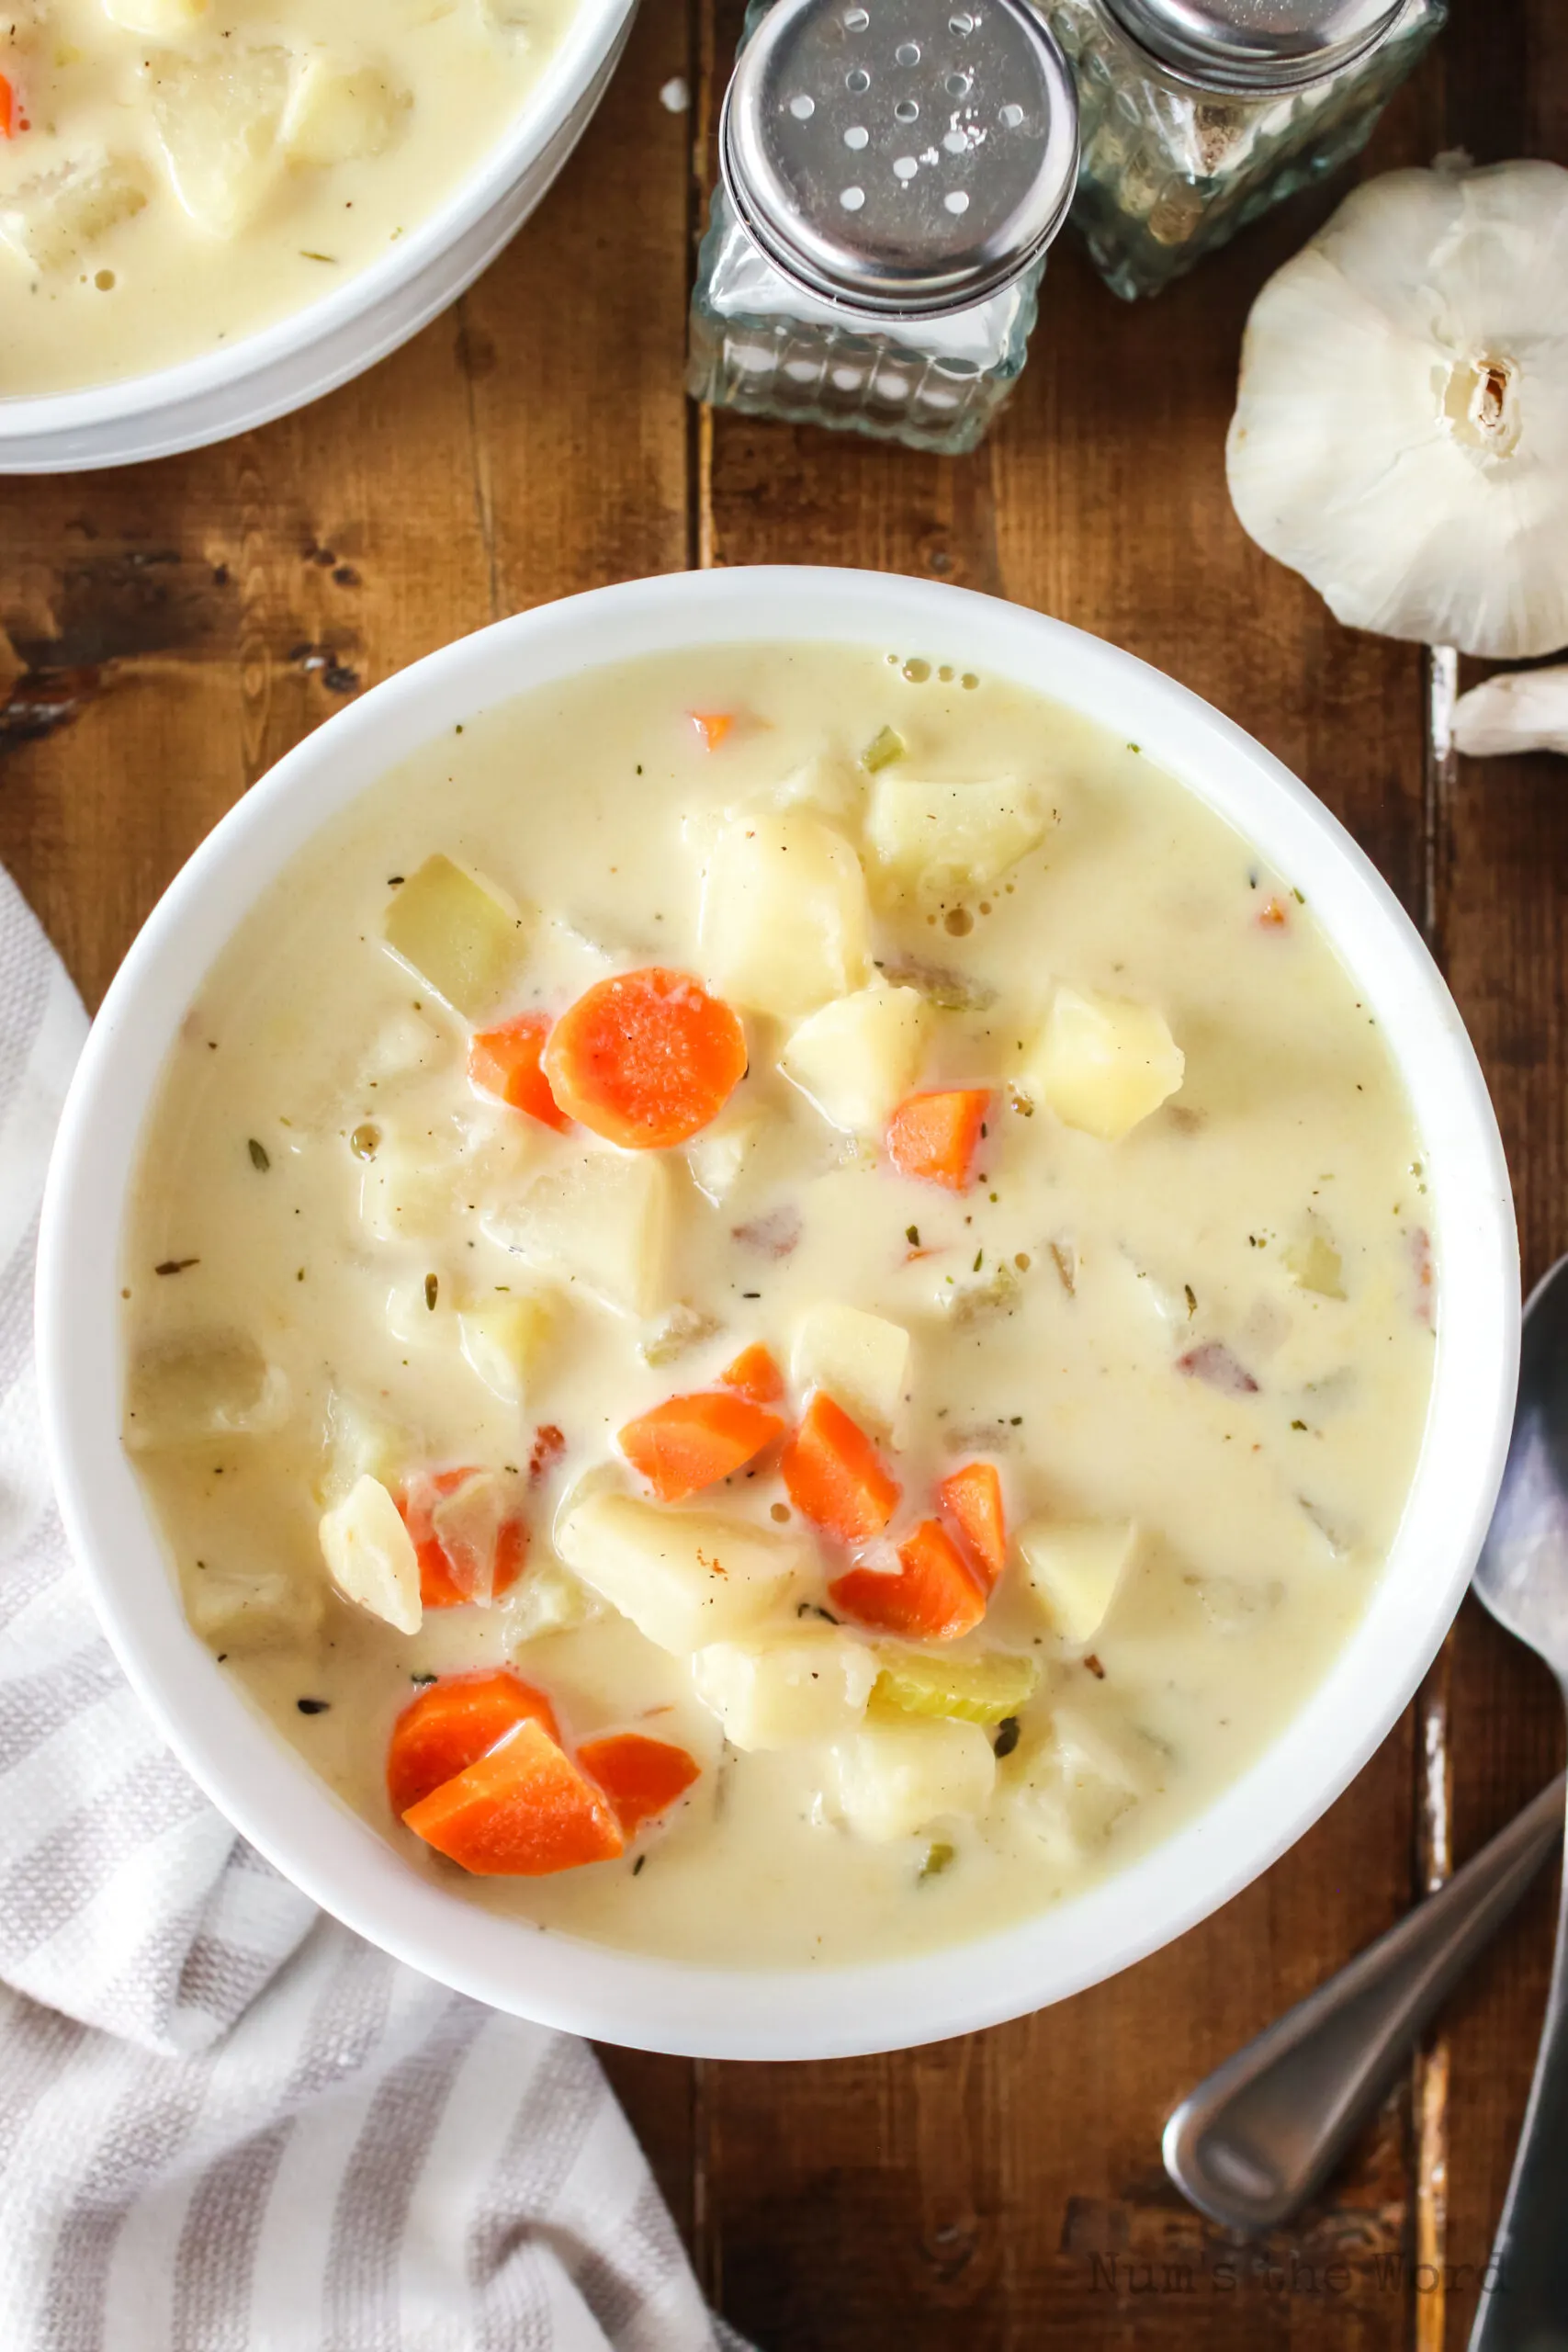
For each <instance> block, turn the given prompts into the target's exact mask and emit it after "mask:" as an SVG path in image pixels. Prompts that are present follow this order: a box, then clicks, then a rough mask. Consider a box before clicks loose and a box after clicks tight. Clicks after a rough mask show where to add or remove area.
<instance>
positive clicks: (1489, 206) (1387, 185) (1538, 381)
mask: <svg viewBox="0 0 1568 2352" xmlns="http://www.w3.org/2000/svg"><path fill="white" fill-rule="evenodd" d="M1226 471H1227V476H1228V479H1229V482H1230V490H1231V497H1232V500H1233V502H1234V503H1235V510H1236V514H1237V515H1238V517H1239V518H1240V521H1241V523H1242V526H1243V527H1244V528H1245V529H1246V530H1247V532H1249V533H1250V535H1251V537H1253V538H1254V539H1256V540H1257V541H1258V545H1259V546H1260V547H1262V548H1265V549H1266V550H1267V551H1268V552H1269V554H1271V555H1274V556H1276V557H1278V558H1279V559H1280V561H1281V562H1284V563H1288V564H1290V565H1291V566H1292V568H1293V569H1294V570H1296V571H1301V572H1303V574H1304V575H1305V577H1306V578H1307V579H1308V580H1309V581H1311V582H1312V583H1313V585H1314V587H1316V588H1317V589H1318V590H1319V591H1320V592H1321V594H1323V595H1324V597H1325V600H1326V601H1327V603H1328V605H1329V606H1330V608H1331V610H1332V611H1333V612H1334V614H1335V615H1336V616H1337V618H1338V619H1340V620H1341V621H1344V622H1345V623H1346V624H1347V625H1348V627H1351V628H1370V629H1377V630H1381V631H1382V632H1383V633H1385V634H1387V635H1389V636H1393V637H1403V638H1413V639H1417V640H1423V641H1425V642H1427V643H1429V644H1447V645H1455V646H1458V647H1459V648H1460V650H1461V651H1465V652H1472V653H1482V654H1486V655H1490V656H1493V657H1501V658H1514V659H1517V658H1519V657H1521V656H1525V655H1529V654H1535V653H1542V652H1548V651H1551V650H1553V649H1554V648H1556V647H1557V646H1559V645H1562V644H1563V643H1564V642H1568V564H1565V563H1564V561H1563V557H1562V549H1563V548H1564V546H1565V545H1568V171H1564V170H1563V169H1562V167H1561V166H1559V165H1557V164H1542V163H1533V162H1529V163H1517V164H1496V165H1494V166H1492V167H1491V168H1489V169H1488V170H1485V171H1469V170H1465V169H1462V168H1458V167H1454V166H1450V167H1447V168H1444V169H1442V170H1438V171H1429V172H1423V171H1408V172H1393V173H1389V174H1388V175H1385V176H1384V177H1382V178H1381V179H1377V180H1372V181H1369V182H1368V183H1366V184H1365V185H1364V186H1363V187H1359V188H1358V189H1357V190H1355V191H1354V193H1353V194H1352V195H1351V196H1350V197H1349V198H1347V200H1346V202H1345V203H1344V204H1342V205H1341V206H1340V208H1339V209H1338V211H1337V213H1336V214H1335V215H1334V217H1333V219H1332V220H1330V221H1329V222H1328V223H1327V224H1326V226H1325V228H1324V229H1323V230H1322V231H1321V232H1319V234H1318V235H1317V236H1316V237H1314V239H1313V240H1312V242H1311V243H1309V244H1308V245H1307V246H1306V247H1305V249H1304V250H1303V252H1302V253H1300V254H1297V255H1296V257H1295V259H1294V260H1293V261H1290V262H1287V263H1286V265H1285V266H1284V267H1283V268H1282V269H1280V270H1279V271H1277V272H1276V274H1275V275H1274V277H1271V278H1270V279H1269V282H1268V284H1267V285H1266V286H1265V287H1264V288H1263V290H1262V292H1261V293H1260V294H1259V295H1258V300H1257V301H1256V302H1255V303H1254V305H1253V310H1252V315H1251V317H1250V319H1249V320H1248V322H1247V335H1246V340H1245V343H1244V345H1243V350H1242V366H1241V381H1240V385H1239V388H1238V392H1237V401H1236V410H1235V416H1234V418H1233V420H1232V423H1231V429H1230V435H1229V437H1228V441H1227V445H1226Z"/></svg>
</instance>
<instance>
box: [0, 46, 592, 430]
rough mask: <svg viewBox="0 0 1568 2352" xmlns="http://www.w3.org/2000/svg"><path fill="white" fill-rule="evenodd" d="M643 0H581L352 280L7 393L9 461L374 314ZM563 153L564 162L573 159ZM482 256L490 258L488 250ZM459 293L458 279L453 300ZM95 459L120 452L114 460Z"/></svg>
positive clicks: (551, 115) (379, 351)
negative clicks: (196, 340)
mask: <svg viewBox="0 0 1568 2352" xmlns="http://www.w3.org/2000/svg"><path fill="white" fill-rule="evenodd" d="M637 5H638V0H576V6H575V10H574V13H573V15H572V17H571V20H570V23H569V24H568V26H567V27H566V28H565V30H564V32H563V33H562V35H561V38H560V40H559V42H558V44H557V46H556V48H555V50H554V51H552V53H551V55H550V59H549V62H548V63H547V65H546V68H545V71H544V73H543V74H541V75H540V77H539V79H538V81H537V82H536V83H535V85H533V87H532V89H531V90H530V91H529V92H528V94H527V96H525V98H524V100H523V103H522V105H521V106H520V107H519V108H518V111H517V113H516V115H515V116H514V117H513V120H512V122H511V123H510V124H509V125H508V127H507V128H506V130H504V131H503V132H502V135H501V137H500V138H499V139H498V140H497V141H495V143H494V145H493V146H492V147H491V148H490V149H489V150H488V151H487V153H485V155H484V156H483V158H482V159H481V161H480V162H479V165H478V166H477V168H476V169H475V170H474V171H473V172H472V173H470V174H468V175H465V176H464V177H463V178H462V179H461V180H460V181H459V183H458V185H457V187H455V188H454V189H453V191H452V193H451V194H450V195H449V196H448V197H446V199H445V200H444V201H443V202H442V203H441V204H440V205H439V206H438V207H437V209H435V210H434V212H432V213H430V214H428V215H427V216H426V217H425V219H424V220H422V221H421V222H420V223H419V225H418V226H417V228H414V229H412V230H411V231H410V232H409V234H408V235H407V236H406V237H402V238H400V239H399V241H398V243H397V244H396V245H395V246H392V247H390V248H389V250H388V251H387V252H386V253H384V254H380V255H379V256H378V258H377V259H376V260H375V261H372V262H367V264H366V266H365V267H364V268H363V269H360V270H356V271H355V273H354V275H353V276H352V277H349V278H347V279H345V280H344V283H343V285H342V286H340V287H335V288H328V289H327V290H326V291H325V292H324V293H321V294H320V295H318V296H317V297H316V298H315V300H313V301H311V302H309V303H307V304H306V305H305V306H304V307H303V308H302V309H300V310H297V311H288V312H286V313H285V314H284V316H283V317H282V318H279V319H275V320H274V321H273V322H271V324H270V325H267V326H262V327H258V328H257V329H256V331H255V332H254V334H247V335H243V336H242V337H241V338H240V340H239V341H238V342H236V343H233V344H231V345H228V346H227V348H225V349H224V350H222V351H207V352H202V353H200V354H199V355H198V356H197V357H195V358H193V359H180V360H175V362H174V363H173V364H172V365H171V366H169V367H167V368H154V369H152V371H151V373H149V374H145V375H139V376H120V377H116V378H114V379H111V380H110V381H109V382H107V383H102V384H85V385H83V386H81V387H80V388H79V389H73V390H65V391H60V392H25V393H20V394H17V395H15V396H11V397H0V468H3V467H4V464H5V460H6V449H7V446H8V445H9V444H11V443H12V442H16V443H22V442H24V441H30V440H33V439H35V438H42V437H44V436H51V437H52V436H58V437H60V438H62V439H63V438H64V437H65V436H67V435H71V434H75V433H84V432H88V431H91V430H92V429H93V428H94V427H96V426H106V425H129V424H133V423H135V422H137V421H138V420H143V419H146V418H148V417H150V416H152V415H155V414H156V413H158V412H159V411H161V410H164V409H169V408H174V407H176V406H183V405H184V404H185V403H186V402H188V401H205V400H209V399H211V398H212V397H213V396H214V395H215V394H217V393H219V392H221V391H224V390H231V389H233V388H234V387H237V386H238V385H240V384H243V382H245V381H246V380H247V379H249V378H251V377H253V376H258V375H261V374H262V373H264V372H265V371H267V370H270V369H272V368H279V367H282V366H285V365H286V364H287V363H288V361H289V360H291V359H295V358H298V357H299V356H300V355H301V354H302V353H305V352H308V351H310V349H311V348H312V347H313V346H314V345H317V344H319V343H321V342H324V341H325V340H326V339H327V338H328V337H329V336H332V335H333V334H339V333H341V332H342V331H343V330H344V328H347V327H351V326H353V325H354V324H355V322H358V321H363V320H365V319H366V318H367V314H368V313H370V312H371V311H375V310H376V309H377V308H378V306H379V305H380V304H381V303H383V302H385V301H386V300H389V297H390V296H391V295H393V294H394V293H395V292H397V291H398V289H399V288H401V287H403V286H406V285H408V284H411V283H412V280H413V279H415V278H416V277H419V275H420V273H421V272H422V271H423V270H424V269H426V268H427V267H429V266H430V265H431V264H432V263H434V262H436V261H438V260H439V259H440V258H441V256H442V255H443V254H446V252H447V251H448V250H449V249H450V248H451V247H453V246H454V245H456V244H457V243H459V242H460V241H461V240H462V239H463V238H464V237H465V236H466V235H468V232H469V231H471V230H472V229H474V228H476V227H477V226H478V224H479V222H480V221H482V220H484V218H485V217H486V215H487V214H488V213H490V212H491V211H492V210H493V209H495V207H496V206H497V205H498V204H499V203H500V202H501V201H502V198H504V196H505V195H506V193H507V192H508V190H509V189H510V188H511V187H513V186H514V185H515V183H516V182H517V181H518V180H520V179H522V178H523V177H524V175H525V174H526V173H527V172H529V171H530V170H531V169H532V168H533V166H534V165H535V164H536V163H537V162H538V161H539V159H540V157H541V156H542V155H543V154H544V153H545V152H546V150H547V148H548V146H549V145H550V142H551V141H552V140H553V139H554V138H555V137H556V136H557V135H558V132H559V131H560V130H561V129H562V128H563V126H564V125H565V124H566V123H567V121H568V120H569V119H570V116H571V114H572V111H573V109H574V108H575V107H577V105H578V104H579V103H580V101H581V99H582V98H583V97H584V96H586V95H587V93H588V92H589V91H590V90H591V89H592V86H593V84H594V81H595V78H596V76H597V75H598V74H600V72H601V71H602V69H603V68H604V66H605V64H606V62H607V61H608V60H610V59H611V57H612V55H613V52H614V51H615V44H616V42H617V41H618V40H620V39H621V37H622V34H623V32H624V30H625V29H626V26H627V25H628V24H629V21H630V19H631V17H632V16H633V14H634V13H635V11H636V8H637ZM560 160H562V161H564V157H563V158H561V159H560ZM483 258H484V259H485V260H488V259H489V258H490V255H489V254H488V253H487V254H485V255H484V257H483ZM481 266H482V265H481ZM460 290H461V289H460V288H458V287H457V286H454V287H453V288H451V289H450V293H449V294H448V295H446V296H444V297H443V301H444V302H445V301H446V300H450V299H452V297H454V296H455V295H456V294H457V293H458V292H459V291H460ZM427 315H428V313H427V312H425V311H421V312H420V313H419V314H418V315H417V316H416V317H415V318H413V319H412V321H411V322H408V323H407V324H406V325H404V326H402V327H401V328H400V336H399V339H401V338H402V337H403V336H406V335H408V334H412V333H414V332H415V331H416V330H417V328H418V327H420V326H422V325H423V324H424V323H425V319H426V316H427ZM389 347H390V346H389V345H385V344H383V343H381V342H376V343H374V344H372V345H367V348H366V355H365V357H364V359H363V360H356V361H355V365H354V367H353V368H350V369H348V370H346V371H340V372H339V373H338V374H336V375H335V376H334V378H333V386H332V387H328V386H321V387H314V388H311V389H310V390H308V391H306V392H305V393H304V394H303V395H302V396H301V398H300V400H299V401H289V402H286V403H285V404H284V408H279V409H272V410H269V412H268V414H269V415H274V414H279V413H284V410H285V409H286V408H288V407H292V406H302V405H304V404H305V402H306V401H310V400H313V399H315V398H317V397H318V396H319V393H320V391H321V390H328V389H333V388H335V385H336V384H337V383H341V382H343V381H344V380H346V376H347V375H348V374H353V373H357V372H358V370H359V368H361V367H368V366H369V365H371V364H372V363H373V362H374V361H375V360H376V359H378V358H380V357H383V356H385V353H386V350H387V349H389ZM260 421H261V420H259V419H256V420H253V422H260ZM231 429H238V428H231V427H230V426H228V425H224V426H222V427H221V428H220V435H218V436H217V437H222V435H224V434H227V433H228V432H229V431H230V430H231ZM212 437H214V436H213V435H202V434H199V433H197V434H196V435H191V436H186V437H181V438H180V439H179V440H178V441H177V442H176V443H175V447H178V448H186V447H198V446H199V445H200V442H201V441H202V439H204V438H212ZM148 454H157V455H167V454H169V451H168V450H166V449H164V447H163V445H162V444H160V446H159V448H158V450H157V451H156V452H155V453H154V452H150V453H148ZM96 462H100V463H103V464H109V463H118V462H120V460H118V459H117V458H104V459H101V460H97V461H96Z"/></svg>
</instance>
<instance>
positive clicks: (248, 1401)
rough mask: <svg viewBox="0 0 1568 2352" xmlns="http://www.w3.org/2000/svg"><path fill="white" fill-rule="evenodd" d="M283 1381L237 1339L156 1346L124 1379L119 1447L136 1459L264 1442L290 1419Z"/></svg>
mask: <svg viewBox="0 0 1568 2352" xmlns="http://www.w3.org/2000/svg"><path fill="white" fill-rule="evenodd" d="M290 1402H291V1398H290V1394H289V1387H288V1375H287V1374H285V1373H284V1372H282V1371H281V1370H280V1369H279V1367H278V1366H277V1365H276V1364H269V1363H268V1362H267V1360H266V1358H265V1356H264V1355H263V1353H262V1351H261V1350H260V1348H259V1347H257V1345H256V1343H255V1341H254V1340H253V1339H250V1338H248V1337H247V1336H246V1335H245V1333H243V1331H204V1332H197V1333H193V1334H192V1335H191V1336H190V1337H188V1338H186V1339H180V1340H159V1341H157V1342H156V1343H154V1345H152V1347H150V1348H147V1349H146V1350H144V1351H142V1352H141V1354H140V1355H138V1356H137V1357H135V1358H134V1360H133V1361H132V1363H131V1365H130V1371H129V1373H128V1374H127V1378H126V1406H125V1442H126V1443H127V1445H129V1446H130V1448H131V1450H132V1451H133V1452H134V1453H151V1452H155V1451H158V1450H160V1449H162V1448H164V1447H173V1446H182V1445H206V1444H209V1443H210V1442H211V1441H212V1440H213V1439H214V1438H229V1437H252V1436H261V1435H265V1432H266V1431H268V1430H276V1429H279V1428H281V1426H282V1424H283V1423H284V1422H285V1421H286V1420H287V1419H288V1413H289V1408H290Z"/></svg>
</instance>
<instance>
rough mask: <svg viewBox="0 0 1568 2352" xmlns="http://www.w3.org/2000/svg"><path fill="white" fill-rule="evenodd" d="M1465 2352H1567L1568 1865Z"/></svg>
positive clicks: (1563, 1879)
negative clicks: (1526, 2090)
mask: <svg viewBox="0 0 1568 2352" xmlns="http://www.w3.org/2000/svg"><path fill="white" fill-rule="evenodd" d="M1470 2352H1568V1867H1565V1868H1564V1871H1563V1874H1562V1901H1561V1904H1560V1906H1559V1909H1558V1915H1557V1956H1556V1959H1555V1960H1554V1961H1553V1962H1552V1969H1551V1991H1550V1992H1549V1993H1548V1995H1547V1996H1546V2021H1545V2023H1544V2024H1543V2026H1542V2027H1541V2030H1540V2055H1539V2057H1538V2058H1537V2059H1536V2062H1535V2080H1534V2081H1533V2082H1532V2084H1531V2085H1530V2096H1529V2106H1528V2107H1527V2108H1526V2109H1525V2127H1524V2130H1523V2131H1522V2132H1521V2133H1520V2134H1519V2146H1518V2153H1517V2155H1516V2156H1515V2158H1514V2177H1513V2178H1512V2179H1511V2180H1510V2181H1509V2183H1508V2194H1507V2197H1506V2199H1505V2200H1504V2204H1503V2218H1502V2220H1501V2222H1499V2223H1498V2225H1497V2236H1496V2241H1495V2245H1493V2248H1492V2259H1491V2261H1490V2262H1489V2263H1488V2264H1487V2266H1486V2272H1485V2277H1484V2278H1483V2283H1482V2296H1481V2304H1480V2308H1479V2310H1478V2311H1477V2312H1476V2314H1475V2325H1474V2328H1473V2330H1472V2334H1471V2338H1470Z"/></svg>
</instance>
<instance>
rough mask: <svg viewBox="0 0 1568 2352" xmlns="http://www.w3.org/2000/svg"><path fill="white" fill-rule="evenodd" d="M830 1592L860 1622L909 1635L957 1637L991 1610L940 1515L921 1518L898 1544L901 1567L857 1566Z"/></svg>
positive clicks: (940, 1639)
mask: <svg viewBox="0 0 1568 2352" xmlns="http://www.w3.org/2000/svg"><path fill="white" fill-rule="evenodd" d="M828 1598H829V1600H831V1601H832V1602H833V1603H834V1605H835V1606H836V1607H837V1608H839V1609H841V1610H842V1611H843V1612H844V1615H845V1616H846V1617H852V1618H853V1619H854V1620H855V1622H856V1623H857V1624H861V1625H869V1626H873V1627H874V1628H875V1630H876V1631H877V1632H878V1633H882V1634H902V1635H903V1636H904V1638H905V1639H906V1640H907V1641H914V1642H954V1641H956V1640H957V1639H958V1637H959V1635H960V1634H968V1633H972V1632H973V1631H974V1629H975V1627H976V1625H977V1624H978V1623H980V1620H981V1618H982V1617H983V1616H984V1615H985V1613H986V1596H985V1594H984V1593H983V1592H982V1591H981V1589H980V1587H979V1584H978V1583H977V1581H976V1578H975V1577H974V1576H973V1574H972V1573H971V1571H970V1570H969V1568H968V1567H966V1566H965V1565H964V1557H963V1555H962V1554H961V1553H960V1551H959V1549H958V1546H957V1545H956V1544H954V1542H953V1538H952V1536H951V1535H949V1533H948V1532H947V1530H946V1528H945V1527H943V1526H942V1524H941V1522H940V1521H937V1520H934V1519H926V1520H922V1521H921V1522H920V1524H919V1527H917V1528H916V1530H915V1532H914V1533H913V1534H912V1535H910V1536H908V1538H907V1539H906V1540H905V1542H903V1543H902V1544H899V1546H898V1572H897V1575H896V1576H884V1575H879V1574H878V1572H877V1571H876V1570H875V1569H874V1568H852V1569H851V1570H850V1571H849V1573H848V1575H847V1576H841V1577H837V1578H836V1579H835V1580H834V1582H833V1583H832V1584H830V1585H829V1587H828Z"/></svg>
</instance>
